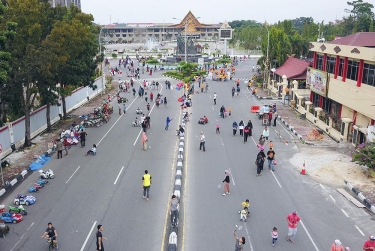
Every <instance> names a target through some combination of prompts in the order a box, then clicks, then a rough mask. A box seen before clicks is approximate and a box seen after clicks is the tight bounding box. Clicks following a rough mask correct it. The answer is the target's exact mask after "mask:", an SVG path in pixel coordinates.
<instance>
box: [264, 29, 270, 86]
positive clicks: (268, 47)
mask: <svg viewBox="0 0 375 251" xmlns="http://www.w3.org/2000/svg"><path fill="white" fill-rule="evenodd" d="M267 25H268V24H267V23H265V27H266V29H267V34H268V36H267V37H268V38H267V59H266V65H265V66H266V69H267V71H266V74H267V75H269V74H268V64H269V61H268V51H269V49H270V31H269V29H268V27H267ZM268 81H269V77H268V76H267V84H268Z"/></svg>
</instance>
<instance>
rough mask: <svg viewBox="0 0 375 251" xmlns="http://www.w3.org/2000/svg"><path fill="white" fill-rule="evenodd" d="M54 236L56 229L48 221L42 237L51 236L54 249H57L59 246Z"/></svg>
mask: <svg viewBox="0 0 375 251" xmlns="http://www.w3.org/2000/svg"><path fill="white" fill-rule="evenodd" d="M47 236H48V237H47ZM56 237H57V232H56V229H55V227H54V226H52V223H51V222H49V223H48V227H47V229H46V231H45V232H44V234H43V235H42V238H51V241H52V242H53V246H54V247H55V248H56V249H59V246H58V245H57V240H56Z"/></svg>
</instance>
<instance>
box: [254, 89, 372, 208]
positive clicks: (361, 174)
mask: <svg viewBox="0 0 375 251" xmlns="http://www.w3.org/2000/svg"><path fill="white" fill-rule="evenodd" d="M258 95H259V96H260V97H267V91H264V90H262V89H261V88H259V90H258ZM267 101H269V102H267V103H270V104H273V103H276V106H277V113H278V115H279V116H280V117H281V119H282V120H284V121H285V122H286V123H287V124H288V125H289V126H290V127H293V129H294V130H295V131H296V133H298V134H299V135H301V136H302V138H303V140H297V141H295V142H296V144H297V145H298V147H299V153H297V154H295V155H294V156H293V158H291V159H290V160H289V162H290V163H291V164H292V165H293V168H294V169H295V170H296V171H298V172H301V169H302V165H303V163H304V162H305V165H306V171H307V175H308V176H310V177H311V178H312V179H314V180H316V181H317V182H320V183H323V184H327V185H329V186H336V187H345V186H346V184H345V180H347V181H349V182H350V183H351V184H353V186H354V187H355V188H356V189H358V190H359V191H361V192H362V194H363V195H364V196H365V197H366V198H367V200H369V201H370V202H371V204H372V205H375V177H371V176H369V172H368V168H367V167H363V166H360V165H358V164H356V163H354V162H352V157H351V155H350V152H351V151H352V150H353V149H354V147H353V146H352V144H351V143H337V142H336V141H335V140H333V139H332V138H330V137H329V136H328V135H327V134H320V133H319V132H318V130H316V127H315V126H314V125H313V124H312V123H311V122H309V121H308V120H306V119H305V120H302V119H300V118H299V113H298V112H296V111H293V110H292V109H291V107H290V106H289V105H288V102H287V101H286V102H285V105H284V101H283V100H278V99H269V100H267ZM280 122H281V121H280ZM278 127H279V126H278Z"/></svg>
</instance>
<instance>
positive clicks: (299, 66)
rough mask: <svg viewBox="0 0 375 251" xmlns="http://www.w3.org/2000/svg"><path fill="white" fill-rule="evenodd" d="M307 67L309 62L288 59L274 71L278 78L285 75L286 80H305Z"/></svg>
mask: <svg viewBox="0 0 375 251" xmlns="http://www.w3.org/2000/svg"><path fill="white" fill-rule="evenodd" d="M308 66H310V62H307V61H305V60H301V59H298V58H292V57H290V58H288V60H286V61H285V63H284V64H283V65H282V66H280V67H279V68H277V69H276V71H275V74H276V75H278V76H280V77H282V76H283V75H285V76H286V77H287V78H288V79H306V72H307V67H308Z"/></svg>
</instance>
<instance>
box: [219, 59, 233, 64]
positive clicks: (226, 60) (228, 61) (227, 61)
mask: <svg viewBox="0 0 375 251" xmlns="http://www.w3.org/2000/svg"><path fill="white" fill-rule="evenodd" d="M230 62H231V60H230V59H229V58H222V59H219V60H218V61H217V63H218V64H224V63H226V64H227V63H230Z"/></svg>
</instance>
